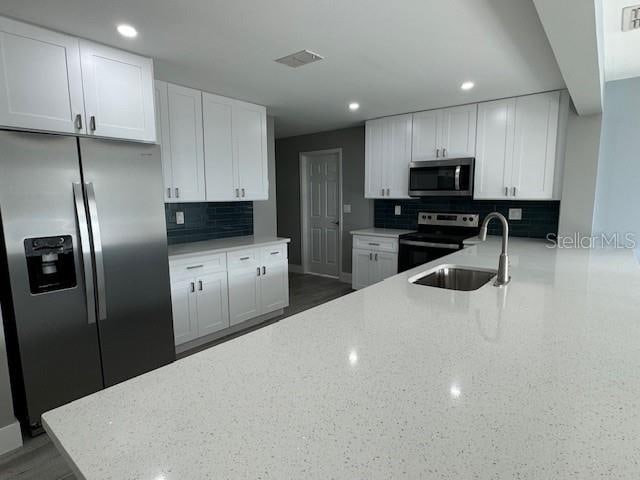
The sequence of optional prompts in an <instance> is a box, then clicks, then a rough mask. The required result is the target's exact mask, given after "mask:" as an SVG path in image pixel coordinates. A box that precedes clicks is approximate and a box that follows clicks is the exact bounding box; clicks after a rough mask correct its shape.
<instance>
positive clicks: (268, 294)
mask: <svg viewBox="0 0 640 480" xmlns="http://www.w3.org/2000/svg"><path fill="white" fill-rule="evenodd" d="M288 270H289V269H288V266H287V264H286V263H285V262H276V263H272V264H269V265H265V266H264V267H263V272H264V274H263V275H262V276H261V277H260V292H261V300H262V302H261V304H262V313H263V314H264V313H269V312H273V311H275V310H279V309H281V308H284V307H286V306H287V305H289V276H288Z"/></svg>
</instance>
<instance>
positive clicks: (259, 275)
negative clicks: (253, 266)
mask: <svg viewBox="0 0 640 480" xmlns="http://www.w3.org/2000/svg"><path fill="white" fill-rule="evenodd" d="M258 276H260V267H258Z"/></svg>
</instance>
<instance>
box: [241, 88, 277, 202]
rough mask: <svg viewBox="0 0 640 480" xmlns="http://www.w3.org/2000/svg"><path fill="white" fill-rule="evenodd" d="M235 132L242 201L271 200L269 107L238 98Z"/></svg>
mask: <svg viewBox="0 0 640 480" xmlns="http://www.w3.org/2000/svg"><path fill="white" fill-rule="evenodd" d="M232 133H233V142H234V149H235V154H234V167H235V172H234V173H235V178H236V188H239V189H240V199H241V200H267V199H268V198H269V176H268V173H267V168H268V159H267V110H266V108H265V107H261V106H259V105H253V104H250V103H245V102H239V101H234V103H233V118H232Z"/></svg>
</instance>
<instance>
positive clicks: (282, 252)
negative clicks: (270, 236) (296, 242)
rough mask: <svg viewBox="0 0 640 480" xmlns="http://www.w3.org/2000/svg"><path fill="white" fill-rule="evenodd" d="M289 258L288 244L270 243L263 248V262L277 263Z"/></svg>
mask: <svg viewBox="0 0 640 480" xmlns="http://www.w3.org/2000/svg"><path fill="white" fill-rule="evenodd" d="M286 260H287V244H286V243H280V244H278V245H270V246H268V247H263V248H262V263H264V264H269V263H276V262H282V261H286Z"/></svg>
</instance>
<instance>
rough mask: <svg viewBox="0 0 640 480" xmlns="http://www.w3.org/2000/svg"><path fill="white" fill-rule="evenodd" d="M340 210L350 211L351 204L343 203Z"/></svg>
mask: <svg viewBox="0 0 640 480" xmlns="http://www.w3.org/2000/svg"><path fill="white" fill-rule="evenodd" d="M342 211H343V212H344V213H351V204H350V203H345V204H344V205H343V206H342Z"/></svg>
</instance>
